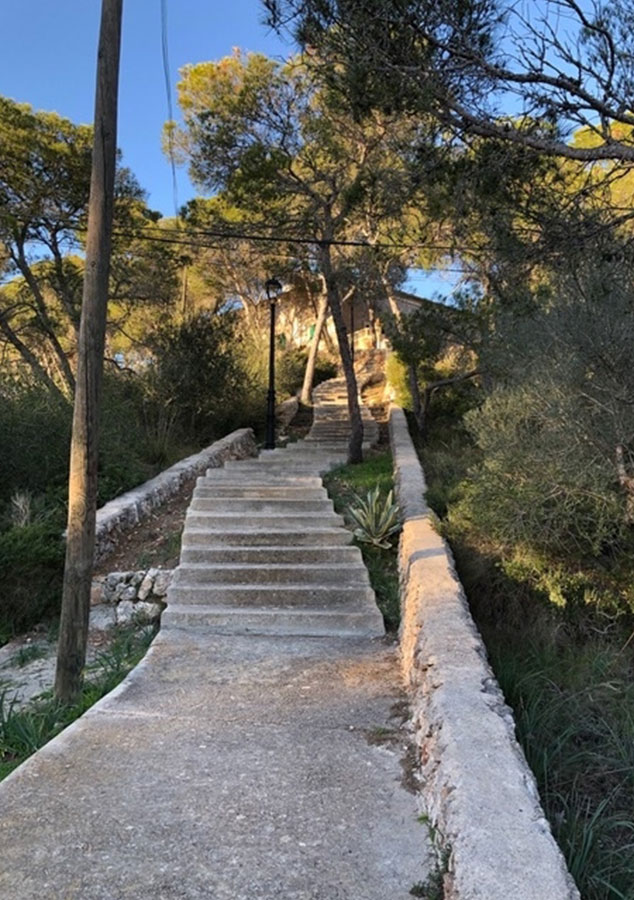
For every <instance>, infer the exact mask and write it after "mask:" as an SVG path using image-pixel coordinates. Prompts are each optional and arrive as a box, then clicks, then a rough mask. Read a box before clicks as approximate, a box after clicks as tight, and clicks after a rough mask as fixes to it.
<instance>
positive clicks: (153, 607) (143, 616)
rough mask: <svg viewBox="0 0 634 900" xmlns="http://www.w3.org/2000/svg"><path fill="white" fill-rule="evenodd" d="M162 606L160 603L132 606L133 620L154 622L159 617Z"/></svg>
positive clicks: (140, 603)
mask: <svg viewBox="0 0 634 900" xmlns="http://www.w3.org/2000/svg"><path fill="white" fill-rule="evenodd" d="M162 612H163V605H162V604H161V603H144V602H143V601H141V602H139V603H135V604H134V613H133V618H134V619H135V620H137V619H140V620H141V621H147V622H156V621H158V619H160V617H161V613H162Z"/></svg>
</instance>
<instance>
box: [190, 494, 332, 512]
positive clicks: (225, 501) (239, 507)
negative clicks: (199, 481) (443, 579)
mask: <svg viewBox="0 0 634 900" xmlns="http://www.w3.org/2000/svg"><path fill="white" fill-rule="evenodd" d="M192 510H193V511H195V512H198V511H203V512H216V513H220V514H224V513H229V514H231V515H238V514H242V515H244V516H247V517H249V518H250V517H251V515H252V513H258V514H260V513H262V514H265V513H266V514H269V513H270V514H271V515H286V514H288V515H292V516H296V515H300V514H302V513H321V512H323V513H326V514H327V513H331V512H332V500H329V499H328V498H327V497H326V498H324V499H320V500H303V499H300V498H298V497H265V498H264V499H261V500H256V499H253V498H251V497H218V496H215V497H214V496H206V497H201V496H200V494H199V493H198V491H196V492H195V493H194V497H193V500H192V502H191V503H190V505H189V511H192Z"/></svg>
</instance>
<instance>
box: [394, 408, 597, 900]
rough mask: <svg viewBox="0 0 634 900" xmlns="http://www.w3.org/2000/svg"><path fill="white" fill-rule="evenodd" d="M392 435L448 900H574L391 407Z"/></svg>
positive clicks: (410, 656)
mask: <svg viewBox="0 0 634 900" xmlns="http://www.w3.org/2000/svg"><path fill="white" fill-rule="evenodd" d="M390 440H391V444H392V452H393V456H394V468H395V482H396V493H397V497H398V501H399V504H400V507H401V514H402V519H403V532H402V536H401V540H400V546H399V571H400V577H401V614H402V624H401V634H400V639H401V653H402V665H403V675H404V679H405V682H406V686H407V688H408V689H409V691H410V695H411V703H412V713H413V718H414V724H415V728H416V735H417V742H418V745H419V748H420V756H421V763H422V774H423V780H424V785H425V787H424V790H425V794H426V803H427V806H428V808H427V812H428V814H429V816H430V819H431V821H432V824H433V826H434V827H435V828H436V829H437V830H438V832H439V834H440V836H441V839H442V841H443V843H444V846H445V847H446V848H447V849H448V850H449V851H450V855H449V871H448V873H447V876H446V878H445V881H446V885H445V900H578V898H579V893H578V891H577V889H576V887H575V886H574V883H573V881H572V878H571V876H570V875H569V873H568V872H567V870H566V866H565V863H564V860H563V857H562V855H561V852H560V850H559V848H558V846H557V844H556V842H555V840H554V838H553V836H552V834H551V831H550V827H549V825H548V822H547V821H546V819H545V816H544V813H543V810H542V808H541V806H540V801H539V796H538V792H537V787H536V784H535V779H534V777H533V774H532V772H531V771H530V769H529V767H528V764H527V763H526V760H525V758H524V755H523V753H522V750H521V748H520V747H519V745H518V743H517V741H516V738H515V733H514V722H513V716H512V713H511V710H510V709H509V708H508V706H507V705H506V704H505V702H504V698H503V696H502V692H501V691H500V688H499V686H498V684H497V682H496V680H495V677H494V675H493V673H492V671H491V669H490V667H489V664H488V662H487V658H486V651H485V648H484V645H483V643H482V639H481V637H480V635H479V633H478V631H477V629H476V627H475V625H474V623H473V620H472V618H471V615H470V612H469V609H468V606H467V601H466V598H465V595H464V591H463V589H462V585H461V584H460V582H459V580H458V578H457V575H456V572H455V569H454V565H453V560H452V557H451V552H450V551H449V549H448V548H447V546H446V544H445V542H444V541H443V539H442V538H441V537H440V535H439V534H438V533H437V531H436V530H435V529H434V524H433V516H432V515H431V514H430V511H429V509H428V507H427V505H426V503H425V500H424V493H425V489H426V488H425V479H424V475H423V471H422V469H421V466H420V463H419V461H418V457H417V455H416V451H415V449H414V446H413V444H412V441H411V438H410V435H409V432H408V428H407V422H406V419H405V415H404V413H403V411H402V410H401V409H399V408H397V407H394V406H393V407H391V409H390Z"/></svg>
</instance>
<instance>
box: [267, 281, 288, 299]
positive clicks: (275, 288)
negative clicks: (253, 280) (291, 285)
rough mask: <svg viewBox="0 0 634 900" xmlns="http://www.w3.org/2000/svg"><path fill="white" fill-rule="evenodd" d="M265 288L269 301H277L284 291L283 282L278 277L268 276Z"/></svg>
mask: <svg viewBox="0 0 634 900" xmlns="http://www.w3.org/2000/svg"><path fill="white" fill-rule="evenodd" d="M264 289H265V290H266V296H267V298H268V300H269V302H272V301H275V300H277V298H278V297H279V295H280V294H281V293H282V290H283V287H282V282H281V281H280V280H279V279H278V278H268V279H267V280H266V281H265V282H264Z"/></svg>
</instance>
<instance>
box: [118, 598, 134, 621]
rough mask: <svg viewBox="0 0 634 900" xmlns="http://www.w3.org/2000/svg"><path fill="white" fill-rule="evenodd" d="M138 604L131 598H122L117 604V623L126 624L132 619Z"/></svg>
mask: <svg viewBox="0 0 634 900" xmlns="http://www.w3.org/2000/svg"><path fill="white" fill-rule="evenodd" d="M136 606H137V604H136V603H133V602H132V601H131V600H122V601H121V602H120V603H118V604H117V625H126V624H127V623H128V622H131V621H132V618H133V616H134V610H135V608H136Z"/></svg>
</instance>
